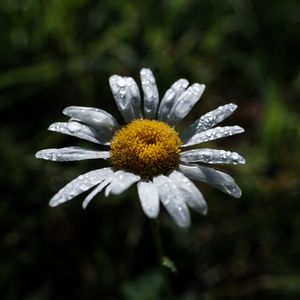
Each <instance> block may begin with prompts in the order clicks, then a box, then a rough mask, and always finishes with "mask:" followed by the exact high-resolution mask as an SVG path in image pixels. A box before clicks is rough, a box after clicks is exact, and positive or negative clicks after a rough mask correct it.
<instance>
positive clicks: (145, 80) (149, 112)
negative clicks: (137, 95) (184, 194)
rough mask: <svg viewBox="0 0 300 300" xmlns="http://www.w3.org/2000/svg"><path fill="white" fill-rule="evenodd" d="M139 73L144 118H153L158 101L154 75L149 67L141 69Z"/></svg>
mask: <svg viewBox="0 0 300 300" xmlns="http://www.w3.org/2000/svg"><path fill="white" fill-rule="evenodd" d="M140 75H141V82H142V88H143V92H144V116H145V118H146V119H153V118H155V115H156V112H157V107H158V101H159V95H158V89H157V86H156V81H155V77H154V75H153V73H152V71H151V70H150V69H142V70H141V72H140Z"/></svg>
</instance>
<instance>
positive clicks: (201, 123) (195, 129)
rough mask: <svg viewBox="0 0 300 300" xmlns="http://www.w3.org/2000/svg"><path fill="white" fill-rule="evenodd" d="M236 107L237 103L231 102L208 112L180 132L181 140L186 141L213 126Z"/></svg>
mask: <svg viewBox="0 0 300 300" xmlns="http://www.w3.org/2000/svg"><path fill="white" fill-rule="evenodd" d="M236 109H237V105H236V104H233V103H229V104H226V105H223V106H219V107H218V108H217V109H215V110H212V111H210V112H208V113H206V114H205V115H203V116H202V117H201V118H199V119H198V120H196V121H195V122H194V123H193V124H192V125H191V126H189V127H188V128H187V129H185V130H184V131H183V132H182V133H181V134H180V138H181V140H182V141H183V142H184V143H185V142H187V141H188V140H189V139H190V138H191V137H192V136H193V135H195V134H196V133H199V132H202V131H205V130H207V129H211V128H213V127H214V126H215V125H217V124H218V123H220V122H222V121H223V120H224V119H226V118H227V117H229V116H230V115H231V114H232V113H233V112H234V111H235V110H236Z"/></svg>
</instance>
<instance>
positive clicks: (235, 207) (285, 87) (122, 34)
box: [0, 0, 300, 300]
mask: <svg viewBox="0 0 300 300" xmlns="http://www.w3.org/2000/svg"><path fill="white" fill-rule="evenodd" d="M299 53H300V3H299V1H293V0H285V1H282V0H272V1H267V0H252V1H251V0H224V1H217V0H212V1H202V0H201V1H197V0H190V1H186V0H169V1H151V0H150V1H137V0H136V1H121V0H116V1H111V0H103V1H88V0H47V1H45V0H44V1H42V0H40V1H38V0H0V63H1V65H0V68H1V69H0V117H1V127H0V159H1V164H0V184H1V189H0V191H1V197H0V233H1V234H0V247H1V248H0V298H1V299H5V300H14V299H26V300H48V299H55V300H62V299H74V300H77V299H92V300H93V299H105V300H106V299H107V300H115V299H125V300H151V299H166V295H167V289H168V288H167V286H169V290H171V293H172V295H173V296H171V297H170V298H171V299H176V300H177V299H178V300H196V299H204V300H214V299H285V300H286V299H299V297H300V267H299V257H300V210H299V209H300V203H299V193H300V187H299V181H300V180H299V173H300V166H299V165H300V164H299V161H300V156H299V154H300V152H299V145H300V123H299V96H300V68H299V65H300V55H299ZM141 67H150V68H151V69H152V70H153V71H154V73H155V75H156V80H157V83H158V87H159V91H160V95H163V93H164V91H165V90H166V89H167V88H169V86H170V85H171V84H172V83H173V82H174V81H175V80H177V79H178V78H182V77H183V78H187V79H188V80H189V81H190V82H200V83H205V84H206V85H207V89H206V92H205V94H204V95H203V97H202V100H201V101H200V102H199V104H198V105H197V106H196V107H195V108H194V109H193V111H192V113H191V114H190V115H189V117H188V118H187V119H186V122H185V125H187V124H189V123H190V122H191V121H192V120H193V119H195V118H196V117H199V115H201V114H203V113H205V112H207V111H209V110H212V109H214V108H216V107H217V106H219V105H224V104H226V103H228V102H234V103H236V104H238V105H239V109H238V110H237V112H236V113H235V114H234V115H233V116H232V117H231V118H230V119H229V120H228V121H226V122H225V124H239V125H241V126H242V127H244V128H245V129H246V133H245V134H243V135H240V136H234V137H231V138H227V139H223V140H220V141H218V142H216V143H214V144H213V146H215V147H216V148H220V149H222V148H224V149H228V150H232V151H238V152H240V153H241V154H242V155H243V156H244V157H246V159H247V164H246V165H245V166H234V167H226V168H225V167H222V169H223V170H226V171H228V172H229V173H230V174H231V175H232V176H233V177H234V178H235V179H236V181H237V183H238V184H239V185H240V186H241V188H242V190H243V196H242V198H241V199H234V198H231V197H229V196H227V195H225V194H223V193H221V192H219V191H218V190H215V189H214V188H212V187H209V186H207V185H205V184H201V183H200V184H199V188H200V189H201V190H202V192H203V194H204V195H205V197H206V199H207V201H208V204H209V213H208V215H207V216H205V217H203V216H201V215H199V214H195V213H193V215H192V226H191V228H190V229H189V230H187V231H184V230H181V229H179V228H177V227H176V226H175V225H174V223H173V221H172V220H171V218H170V217H169V216H168V215H167V213H166V212H165V211H163V210H162V212H161V214H160V218H159V220H160V224H161V226H160V230H161V236H162V241H163V244H164V248H165V252H166V254H167V255H168V257H170V259H172V260H173V261H174V263H175V264H176V267H177V269H178V272H177V273H175V274H172V273H171V272H170V271H169V270H168V269H165V270H164V271H166V272H162V271H161V268H160V266H159V263H158V260H157V254H156V250H155V246H154V242H153V239H152V235H151V226H150V224H151V222H150V221H149V220H148V219H147V218H146V217H145V216H144V214H143V213H142V211H141V208H140V204H139V201H138V198H137V195H136V191H135V188H133V189H131V190H129V191H128V192H126V193H124V194H123V195H121V196H119V197H109V198H105V197H104V196H103V195H99V196H98V197H97V198H96V199H95V200H94V201H93V203H91V205H90V207H89V208H88V209H87V210H86V211H83V210H82V209H81V201H82V200H83V196H80V197H78V198H76V199H74V200H73V201H71V202H69V203H68V204H65V205H62V206H59V207H57V208H53V209H52V208H50V207H49V206H48V200H49V199H50V198H51V196H52V195H53V194H54V193H56V192H57V190H58V189H59V188H61V187H62V186H63V185H64V184H66V183H67V182H68V181H69V180H71V179H72V178H74V177H76V176H78V175H79V174H81V173H84V172H87V171H89V170H92V169H96V168H99V167H101V166H102V163H99V162H98V161H83V162H75V163H55V162H47V161H40V160H36V159H35V158H34V154H35V152H36V151H37V150H40V149H43V148H51V147H63V146H67V145H77V146H79V145H84V146H88V147H90V148H96V147H95V145H91V144H89V143H84V142H82V141H80V140H77V139H75V138H71V137H67V136H64V135H60V134H57V133H51V132H47V131H46V129H47V127H48V125H49V124H50V123H52V122H54V121H60V120H65V119H64V117H63V116H62V115H61V111H62V109H63V108H64V107H66V106H69V105H82V106H94V107H100V108H103V109H105V110H107V111H109V112H110V113H112V114H114V115H116V116H118V119H119V120H120V121H121V118H120V115H119V114H118V112H117V109H116V107H115V104H114V101H113V97H112V95H111V92H110V89H109V85H108V78H109V76H110V75H112V74H122V75H129V76H132V77H134V78H135V79H137V81H138V82H139V80H138V77H139V70H140V68H141ZM164 273H167V277H169V279H168V283H167V281H166V278H165V277H164V276H163V274H164Z"/></svg>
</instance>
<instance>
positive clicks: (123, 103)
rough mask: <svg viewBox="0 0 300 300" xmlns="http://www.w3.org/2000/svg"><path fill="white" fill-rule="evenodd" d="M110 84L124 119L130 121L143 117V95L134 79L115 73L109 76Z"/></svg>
mask: <svg viewBox="0 0 300 300" xmlns="http://www.w3.org/2000/svg"><path fill="white" fill-rule="evenodd" d="M109 84H110V87H111V90H112V93H113V96H114V98H115V100H116V104H117V106H118V109H119V111H120V113H121V114H122V116H123V118H124V120H125V121H126V122H127V123H129V122H130V121H132V120H134V119H139V118H141V116H142V115H141V96H140V92H139V88H138V86H137V84H136V82H135V81H134V79H133V78H131V77H121V76H118V75H113V76H111V77H110V78H109Z"/></svg>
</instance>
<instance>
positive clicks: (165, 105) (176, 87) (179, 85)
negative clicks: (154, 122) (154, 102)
mask: <svg viewBox="0 0 300 300" xmlns="http://www.w3.org/2000/svg"><path fill="white" fill-rule="evenodd" d="M188 85H189V82H188V81H187V80H186V79H179V80H177V81H176V82H174V83H173V84H172V86H171V87H170V88H169V89H168V90H167V91H166V93H165V95H164V96H163V98H162V100H161V103H160V106H159V109H158V115H157V119H158V120H160V121H164V122H166V121H167V120H168V116H169V114H170V111H171V108H172V106H173V104H174V102H175V101H176V100H177V99H178V97H179V96H180V95H181V94H182V93H183V92H184V91H185V89H186V88H187V87H188Z"/></svg>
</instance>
